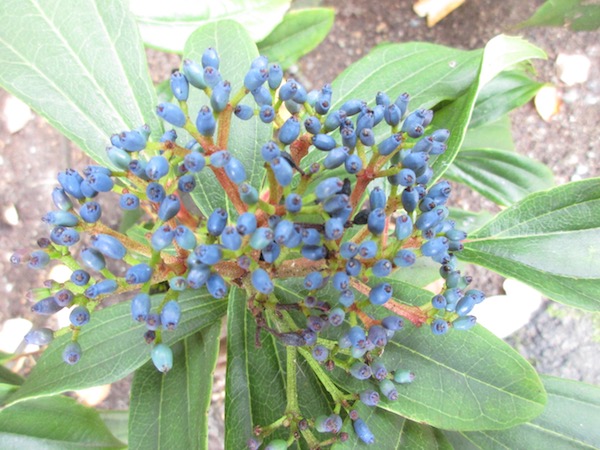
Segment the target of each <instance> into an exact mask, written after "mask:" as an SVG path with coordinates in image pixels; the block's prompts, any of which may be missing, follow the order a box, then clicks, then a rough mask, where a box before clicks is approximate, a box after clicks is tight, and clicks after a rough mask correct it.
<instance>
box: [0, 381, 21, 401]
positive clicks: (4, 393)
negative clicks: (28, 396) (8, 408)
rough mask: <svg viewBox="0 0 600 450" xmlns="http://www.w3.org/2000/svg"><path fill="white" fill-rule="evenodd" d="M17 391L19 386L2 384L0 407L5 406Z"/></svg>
mask: <svg viewBox="0 0 600 450" xmlns="http://www.w3.org/2000/svg"><path fill="white" fill-rule="evenodd" d="M17 389H19V386H16V385H14V384H9V383H3V382H0V405H4V402H5V400H6V399H7V398H8V397H9V396H10V395H11V394H12V393H13V392H15V391H16V390H17Z"/></svg>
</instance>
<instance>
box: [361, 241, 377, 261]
mask: <svg viewBox="0 0 600 450" xmlns="http://www.w3.org/2000/svg"><path fill="white" fill-rule="evenodd" d="M358 254H359V255H360V257H361V258H364V259H371V258H375V256H377V243H376V242H375V241H371V240H367V241H363V242H362V243H361V244H360V246H359V247H358Z"/></svg>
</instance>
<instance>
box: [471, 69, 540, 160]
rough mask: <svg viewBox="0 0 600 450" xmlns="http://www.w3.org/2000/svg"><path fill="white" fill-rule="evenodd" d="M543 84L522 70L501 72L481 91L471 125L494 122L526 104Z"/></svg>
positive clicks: (476, 125) (472, 126)
mask: <svg viewBox="0 0 600 450" xmlns="http://www.w3.org/2000/svg"><path fill="white" fill-rule="evenodd" d="M543 85H544V84H543V83H538V82H536V81H534V80H532V79H531V78H530V77H529V76H527V74H526V73H524V71H522V70H509V71H505V72H501V73H500V74H498V75H497V76H496V77H495V78H494V79H493V80H492V81H490V82H489V83H488V84H487V85H486V86H485V87H484V88H483V89H482V90H481V92H480V93H479V96H478V97H477V102H476V103H475V108H474V109H473V115H472V117H471V122H470V123H469V127H470V128H477V127H480V126H482V125H485V124H486V123H489V122H493V121H495V120H497V119H499V118H500V117H501V116H503V115H505V114H507V113H509V112H510V111H512V110H513V109H515V108H518V107H519V106H522V105H524V104H525V103H527V102H528V101H529V100H531V99H532V98H533V96H534V95H535V94H536V93H537V91H539V90H540V88H541V87H542V86H543ZM494 148H495V146H494Z"/></svg>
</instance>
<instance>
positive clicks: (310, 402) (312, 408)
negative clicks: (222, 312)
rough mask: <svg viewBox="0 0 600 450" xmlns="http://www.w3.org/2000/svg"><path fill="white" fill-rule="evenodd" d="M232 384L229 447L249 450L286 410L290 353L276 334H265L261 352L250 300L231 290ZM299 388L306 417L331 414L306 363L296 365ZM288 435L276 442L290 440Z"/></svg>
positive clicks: (284, 433)
mask: <svg viewBox="0 0 600 450" xmlns="http://www.w3.org/2000/svg"><path fill="white" fill-rule="evenodd" d="M227 330H228V336H227V383H226V397H225V447H226V448H245V445H246V442H247V440H248V438H250V437H252V431H253V429H254V426H256V425H262V426H264V425H268V424H270V423H272V422H274V421H275V420H277V419H279V418H280V417H281V416H282V415H283V414H284V412H285V409H286V403H287V398H286V385H287V379H286V377H287V367H286V350H285V347H284V346H283V345H281V344H280V343H279V342H278V341H277V340H276V339H275V338H274V337H273V336H272V335H271V334H269V333H267V332H266V331H262V332H261V334H260V344H261V346H260V347H259V348H257V347H256V345H255V343H256V341H255V337H256V322H255V320H254V318H253V317H252V316H251V315H250V314H249V313H248V311H247V296H246V295H245V293H244V292H243V291H241V290H238V289H234V290H232V292H231V294H230V297H229V308H228V311H227ZM295 367H296V368H297V373H296V383H297V390H298V393H299V399H298V400H299V403H300V405H299V406H300V410H301V412H302V414H303V416H304V417H308V418H310V417H312V418H315V417H316V416H317V415H320V414H329V413H330V405H329V403H328V399H327V397H326V394H325V393H324V392H323V390H322V387H321V386H320V384H318V382H317V380H316V379H315V377H314V375H313V373H312V371H311V369H310V368H309V367H308V364H307V363H306V361H304V360H303V359H302V358H300V357H298V358H297V359H296V365H295ZM288 435H289V432H288V430H285V429H283V430H278V431H277V432H276V433H275V434H274V435H273V437H281V438H283V439H287V437H288Z"/></svg>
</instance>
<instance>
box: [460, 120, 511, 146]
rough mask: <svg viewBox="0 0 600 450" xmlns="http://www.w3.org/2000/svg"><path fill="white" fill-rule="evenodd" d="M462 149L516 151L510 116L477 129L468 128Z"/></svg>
mask: <svg viewBox="0 0 600 450" xmlns="http://www.w3.org/2000/svg"><path fill="white" fill-rule="evenodd" d="M462 148H463V149H465V148H496V149H498V150H507V151H514V150H515V143H514V142H513V138H512V124H511V122H510V117H509V116H508V114H505V115H504V116H502V117H500V118H499V119H496V120H494V121H492V122H488V123H486V124H485V125H481V126H479V127H477V128H468V129H467V133H466V134H465V139H464V141H463V143H462Z"/></svg>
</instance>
